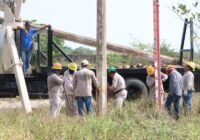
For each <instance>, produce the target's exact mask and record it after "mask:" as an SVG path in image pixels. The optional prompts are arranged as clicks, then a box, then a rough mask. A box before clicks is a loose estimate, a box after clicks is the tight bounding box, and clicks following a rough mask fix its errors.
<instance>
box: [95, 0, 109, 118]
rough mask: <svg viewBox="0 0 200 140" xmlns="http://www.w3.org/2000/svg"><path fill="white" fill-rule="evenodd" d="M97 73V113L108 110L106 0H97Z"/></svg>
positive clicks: (103, 112)
mask: <svg viewBox="0 0 200 140" xmlns="http://www.w3.org/2000/svg"><path fill="white" fill-rule="evenodd" d="M96 38H97V44H96V45H97V49H96V73H97V79H98V82H99V87H100V92H99V93H97V114H99V115H101V114H105V113H106V111H107V48H106V45H107V43H106V0H97V36H96Z"/></svg>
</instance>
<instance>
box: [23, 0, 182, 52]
mask: <svg viewBox="0 0 200 140" xmlns="http://www.w3.org/2000/svg"><path fill="white" fill-rule="evenodd" d="M183 1H186V0H160V27H161V30H160V37H161V40H165V42H166V43H169V44H171V46H172V47H173V48H177V49H179V47H180V42H181V35H182V29H183V21H181V20H180V19H179V18H178V17H177V16H176V15H175V14H174V13H173V12H172V11H171V10H170V8H171V6H172V5H173V4H176V3H177V2H183ZM21 15H22V18H23V19H28V20H31V19H36V20H37V21H38V22H39V23H45V24H51V25H52V26H53V28H56V29H60V30H63V31H67V32H71V33H75V34H79V35H85V36H88V37H93V38H95V37H96V0H26V3H25V4H24V5H23V9H22V13H21ZM107 41H109V42H112V43H117V44H122V45H130V43H132V42H134V41H135V42H137V41H138V42H143V43H151V44H152V43H153V0H107ZM70 45H71V44H70ZM74 46H77V45H74ZM78 46H83V45H80V44H79V45H78Z"/></svg>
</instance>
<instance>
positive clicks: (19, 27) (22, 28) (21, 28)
mask: <svg viewBox="0 0 200 140" xmlns="http://www.w3.org/2000/svg"><path fill="white" fill-rule="evenodd" d="M17 29H19V30H23V31H25V32H26V33H28V31H27V30H26V29H25V28H24V27H21V26H17Z"/></svg>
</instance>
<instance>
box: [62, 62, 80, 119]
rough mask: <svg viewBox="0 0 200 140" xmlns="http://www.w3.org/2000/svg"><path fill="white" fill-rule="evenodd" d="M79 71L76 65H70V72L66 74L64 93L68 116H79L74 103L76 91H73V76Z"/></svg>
mask: <svg viewBox="0 0 200 140" xmlns="http://www.w3.org/2000/svg"><path fill="white" fill-rule="evenodd" d="M76 70H77V64H76V63H69V64H68V70H66V71H65V72H64V92H65V105H66V114H67V115H69V116H76V115H78V110H77V105H76V102H75V101H74V90H73V83H72V82H73V75H74V73H75V72H76Z"/></svg>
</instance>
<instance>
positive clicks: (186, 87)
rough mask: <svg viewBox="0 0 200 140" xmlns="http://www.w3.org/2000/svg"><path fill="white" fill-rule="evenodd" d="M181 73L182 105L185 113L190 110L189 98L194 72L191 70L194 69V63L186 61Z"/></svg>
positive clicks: (192, 88) (191, 91)
mask: <svg viewBox="0 0 200 140" xmlns="http://www.w3.org/2000/svg"><path fill="white" fill-rule="evenodd" d="M184 70H185V72H184V75H183V107H184V110H185V115H187V114H188V113H189V112H190V111H191V98H192V93H193V91H194V74H193V73H192V71H194V70H195V64H194V63H193V62H188V63H187V64H186V65H185V67H184Z"/></svg>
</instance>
